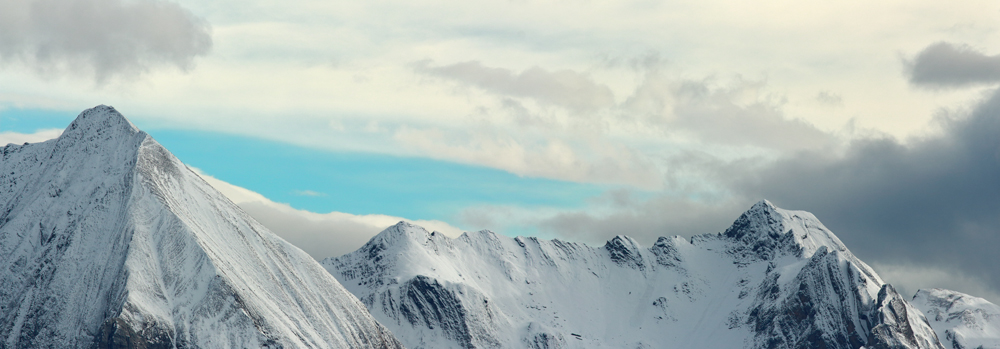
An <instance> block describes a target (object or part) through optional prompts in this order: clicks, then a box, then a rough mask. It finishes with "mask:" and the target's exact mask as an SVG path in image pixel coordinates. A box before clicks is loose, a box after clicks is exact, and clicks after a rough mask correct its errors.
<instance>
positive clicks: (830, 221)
mask: <svg viewBox="0 0 1000 349" xmlns="http://www.w3.org/2000/svg"><path fill="white" fill-rule="evenodd" d="M938 122H939V125H941V127H942V129H941V132H940V133H939V135H937V136H933V137H926V138H921V139H914V140H910V141H908V142H905V143H904V142H900V141H898V140H896V139H893V138H888V137H885V138H865V139H860V140H856V141H854V142H853V143H851V144H850V145H848V147H847V149H846V151H844V152H836V153H832V152H825V151H819V150H817V151H807V152H801V153H798V154H796V155H793V156H789V157H785V158H783V159H781V160H778V161H776V162H770V163H765V162H759V161H750V160H747V161H742V162H740V163H726V162H725V161H722V160H719V159H713V158H711V157H706V156H703V157H696V158H694V159H688V160H687V161H686V162H688V163H690V164H689V167H694V168H700V169H702V170H703V171H704V175H703V177H702V178H704V179H705V180H706V181H708V182H713V183H724V185H723V186H724V187H725V188H727V190H728V192H729V194H728V195H722V196H720V198H717V199H712V198H706V197H702V198H701V199H700V200H693V199H690V198H689V197H688V196H684V195H682V196H676V195H675V196H671V195H660V196H657V197H652V198H648V199H644V200H634V199H632V200H618V199H614V200H610V202H614V203H615V204H614V205H608V206H612V208H613V209H612V210H610V211H609V212H610V213H605V214H595V213H592V212H588V211H586V210H582V211H571V212H564V213H560V214H556V215H554V216H551V217H548V218H546V219H543V220H541V221H539V222H536V223H535V224H537V226H539V227H541V228H543V229H544V230H546V231H550V232H553V233H555V234H557V235H559V236H561V237H564V238H569V239H583V240H586V241H588V242H592V243H599V242H600V241H603V240H606V239H610V238H611V237H613V236H615V235H617V234H625V235H630V236H633V237H636V238H638V239H639V240H640V241H642V242H644V243H647V244H648V243H651V242H652V241H654V239H655V237H657V236H665V235H682V236H691V235H695V234H703V233H713V232H717V231H721V230H723V229H725V228H726V226H728V224H730V223H731V222H733V220H734V219H736V217H738V216H739V214H740V212H742V211H743V210H746V209H747V208H749V207H750V205H752V204H753V203H754V202H756V201H758V200H761V199H768V200H770V201H771V202H773V203H774V204H776V205H777V206H779V207H782V208H786V209H791V210H805V211H809V212H812V213H813V214H815V215H816V217H817V218H819V219H820V220H821V221H822V222H823V223H824V224H825V225H826V226H827V227H829V228H830V229H831V230H832V231H833V232H834V233H835V234H837V236H839V237H840V238H841V240H843V241H844V243H845V244H847V246H848V247H849V248H850V249H851V251H852V252H854V253H855V254H856V255H857V256H858V257H860V258H861V259H862V260H864V261H866V262H868V263H872V264H874V265H877V266H878V265H882V266H894V267H895V269H899V268H903V269H906V270H908V271H920V270H930V271H935V272H937V273H944V274H945V275H953V276H954V278H951V279H949V280H950V281H949V280H945V281H947V282H946V283H945V284H940V283H938V284H925V283H924V281H925V280H924V279H922V278H921V275H919V272H909V274H907V273H901V272H899V271H898V270H896V271H893V270H887V271H888V272H889V273H887V274H886V276H888V277H890V278H892V279H888V281H890V282H898V283H900V285H905V286H906V287H905V289H906V290H907V291H908V292H913V291H916V289H917V288H927V287H946V288H951V289H956V290H958V291H963V292H968V293H972V294H975V295H978V296H990V295H997V294H1000V268H997V267H996V265H997V257H998V256H1000V252H998V251H1000V90H998V91H994V92H993V94H992V95H990V96H989V97H987V98H985V99H984V100H983V101H981V102H980V103H979V104H978V105H977V106H975V107H974V108H973V109H972V110H971V111H970V112H968V113H967V114H963V115H951V116H948V117H942V118H941V119H940V120H938ZM679 163H680V164H684V163H685V161H681V162H679ZM672 187H677V186H672ZM694 192H698V190H697V189H695V190H694ZM722 197H726V199H721V198H722ZM915 273H916V274H915ZM962 280H964V281H962ZM959 281H961V282H959ZM949 282H950V283H949ZM983 287H986V288H988V290H987V291H988V292H983ZM991 300H994V301H996V300H997V298H992V299H991Z"/></svg>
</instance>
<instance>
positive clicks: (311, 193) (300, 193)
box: [294, 190, 326, 197]
mask: <svg viewBox="0 0 1000 349" xmlns="http://www.w3.org/2000/svg"><path fill="white" fill-rule="evenodd" d="M294 194H295V195H298V196H314V197H319V196H326V194H324V193H320V192H315V191H312V190H296V191H295V192H294Z"/></svg>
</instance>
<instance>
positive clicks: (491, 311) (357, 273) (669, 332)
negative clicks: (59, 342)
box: [321, 201, 941, 349]
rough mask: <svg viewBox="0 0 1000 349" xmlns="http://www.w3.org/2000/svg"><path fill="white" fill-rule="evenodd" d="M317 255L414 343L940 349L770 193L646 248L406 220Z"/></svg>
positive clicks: (811, 222) (910, 312)
mask: <svg viewBox="0 0 1000 349" xmlns="http://www.w3.org/2000/svg"><path fill="white" fill-rule="evenodd" d="M321 264H322V265H323V266H324V267H326V268H327V270H329V271H330V272H331V273H332V274H333V275H334V276H336V277H337V278H338V280H340V281H341V282H342V283H343V284H344V285H345V287H346V288H347V289H348V290H350V291H351V292H353V293H354V294H355V295H357V296H358V297H359V298H360V299H361V300H362V302H364V303H365V305H366V306H368V308H369V309H370V310H371V312H372V314H373V315H374V316H375V317H376V318H377V319H379V320H380V321H381V322H382V323H383V324H385V325H386V326H388V327H389V328H390V329H392V330H393V332H394V333H396V334H397V336H399V338H400V339H401V340H402V341H403V342H404V344H406V345H408V346H410V347H413V348H443V347H452V348H492V347H503V348H516V347H530V348H561V347H579V348H599V347H605V348H622V347H633V348H657V347H676V348H705V347H715V348H738V347H745V348H824V347H825V348H852V349H857V348H859V347H861V346H868V347H870V348H941V346H940V344H939V343H938V340H937V337H936V335H935V333H934V332H933V330H931V329H930V327H929V326H928V325H927V322H926V320H925V319H924V318H923V316H922V315H921V313H920V312H919V311H917V310H915V309H914V308H912V307H911V306H910V305H909V304H908V303H907V302H906V301H905V300H904V299H902V298H901V297H900V296H899V295H898V294H896V292H895V291H894V290H893V289H892V288H891V286H889V285H887V284H885V283H884V282H883V281H882V280H881V279H880V278H879V277H878V275H876V274H875V273H874V271H872V270H871V268H870V267H868V266H867V265H866V264H864V263H863V262H861V261H860V260H858V259H857V258H856V257H854V256H853V255H852V254H851V253H850V251H848V250H847V248H846V247H845V246H844V245H843V243H841V242H840V240H839V239H837V237H836V236H835V235H834V234H833V233H831V232H830V231H829V230H828V229H826V228H825V227H824V226H823V225H822V224H821V223H820V222H819V221H818V220H817V219H816V218H815V217H814V216H813V215H811V214H809V213H807V212H802V211H788V210H782V209H779V208H777V207H775V206H774V205H772V204H771V203H769V202H767V201H762V202H760V203H757V204H756V205H754V206H753V207H751V208H750V210H748V211H747V212H746V213H744V214H743V215H742V216H741V217H740V218H739V219H737V220H736V222H734V224H733V225H732V227H730V228H729V229H727V230H726V231H725V232H723V233H719V234H708V235H700V236H696V237H693V238H691V239H684V238H681V237H679V236H675V237H662V238H660V239H658V240H657V242H656V243H655V244H654V245H653V246H652V247H650V248H643V247H641V246H639V244H638V243H636V242H635V240H633V239H631V238H628V237H626V236H618V237H615V238H614V239H612V240H610V241H608V242H607V244H605V245H604V246H602V247H591V246H587V245H583V244H578V243H570V242H564V241H560V240H540V239H536V238H524V237H517V238H508V237H505V236H501V235H497V234H494V233H492V232H489V231H481V232H475V233H465V234H463V235H462V236H461V237H459V238H456V239H450V238H447V237H445V236H443V235H441V234H437V233H431V232H427V231H426V230H424V229H423V228H420V227H417V226H414V225H411V224H408V223H406V222H400V223H399V224H397V225H395V226H393V227H390V228H388V229H386V230H385V231H383V232H382V233H380V234H379V235H377V236H375V237H374V238H372V239H371V241H369V243H368V244H366V245H365V246H363V247H362V248H361V249H359V250H357V251H355V252H353V253H350V254H347V255H344V256H341V257H337V258H328V259H326V260H324V261H323V262H321ZM418 285H419V286H418ZM410 309H423V310H425V311H423V312H414V311H412V310H410Z"/></svg>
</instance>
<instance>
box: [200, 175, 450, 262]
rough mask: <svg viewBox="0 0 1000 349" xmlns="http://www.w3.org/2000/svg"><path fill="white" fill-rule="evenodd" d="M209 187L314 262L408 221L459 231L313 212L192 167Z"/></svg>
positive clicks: (438, 224)
mask: <svg viewBox="0 0 1000 349" xmlns="http://www.w3.org/2000/svg"><path fill="white" fill-rule="evenodd" d="M193 169H194V170H195V172H196V173H198V174H199V175H200V176H201V177H202V178H203V179H205V181H206V182H208V184H210V185H212V187H215V189H217V190H219V191H220V192H221V193H222V194H223V195H225V196H226V197H228V198H229V199H230V200H232V201H233V202H234V203H236V205H238V206H240V208H242V209H243V210H244V211H246V212H247V213H248V214H249V215H250V216H251V217H253V218H254V219H255V220H257V222H260V224H263V225H264V226H265V227H267V228H268V229H270V230H271V231H272V232H274V233H275V234H277V235H278V236H280V237H281V238H283V239H285V240H286V241H288V242H290V243H292V244H293V245H295V246H296V247H298V248H301V249H302V250H303V251H305V252H306V253H308V254H309V255H310V256H312V257H313V258H315V259H316V260H322V259H323V258H326V257H334V256H340V255H343V254H346V253H349V252H353V251H354V250H357V249H358V248H360V247H361V246H362V245H364V244H365V243H366V242H368V240H369V239H371V238H372V237H373V236H375V235H376V234H378V233H379V232H381V231H382V230H384V229H385V228H388V227H389V226H391V225H393V224H396V223H397V222H399V221H403V220H405V221H409V222H412V223H413V224H417V225H420V226H422V227H424V228H427V229H428V230H431V231H438V232H441V233H444V234H445V235H447V236H451V237H456V236H459V235H461V233H462V231H461V230H460V229H458V228H455V227H454V226H451V225H449V224H447V223H444V222H441V221H433V220H431V221H428V220H408V219H405V218H400V217H393V216H387V215H379V214H372V215H353V214H349V213H343V212H330V213H315V212H309V211H305V210H299V209H295V208H293V207H291V206H289V205H288V204H283V203H277V202H274V201H271V200H269V199H267V198H266V197H264V196H263V195H260V194H259V193H256V192H254V191H251V190H249V189H246V188H243V187H239V186H236V185H233V184H230V183H227V182H225V181H222V180H220V179H218V178H215V177H212V176H209V175H206V174H204V173H202V172H201V171H200V170H198V169H196V168H193Z"/></svg>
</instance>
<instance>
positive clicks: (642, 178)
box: [394, 128, 662, 188]
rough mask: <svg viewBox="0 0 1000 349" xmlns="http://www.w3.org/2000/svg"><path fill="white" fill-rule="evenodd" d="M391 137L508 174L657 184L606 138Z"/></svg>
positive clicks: (445, 133)
mask: <svg viewBox="0 0 1000 349" xmlns="http://www.w3.org/2000/svg"><path fill="white" fill-rule="evenodd" d="M394 136H395V139H396V140H397V141H399V142H400V143H402V144H406V145H407V146H409V147H411V148H412V149H415V150H419V151H421V152H423V153H424V154H429V156H430V157H432V158H436V159H442V160H449V161H457V162H461V163H467V164H475V165H482V166H488V167H493V168H499V169H502V170H505V171H508V172H511V173H514V174H518V175H523V176H531V177H543V178H557V179H560V180H566V181H574V182H597V183H625V184H629V185H634V186H636V187H641V188H652V187H658V186H659V185H660V184H661V182H662V177H661V175H660V174H659V169H657V168H655V167H654V166H653V165H652V164H651V163H650V162H649V161H648V159H645V158H644V157H642V155H640V154H639V153H638V152H636V151H635V150H633V149H630V148H628V147H625V146H622V145H619V144H614V143H611V142H606V141H594V143H584V144H574V143H568V142H566V141H563V140H562V139H560V138H559V137H551V138H545V137H535V136H534V135H528V134H524V133H521V134H518V133H515V132H507V131H504V130H501V129H499V128H498V129H493V130H447V129H438V128H429V129H417V128H404V129H401V130H399V131H397V132H396V133H395V135H394Z"/></svg>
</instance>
